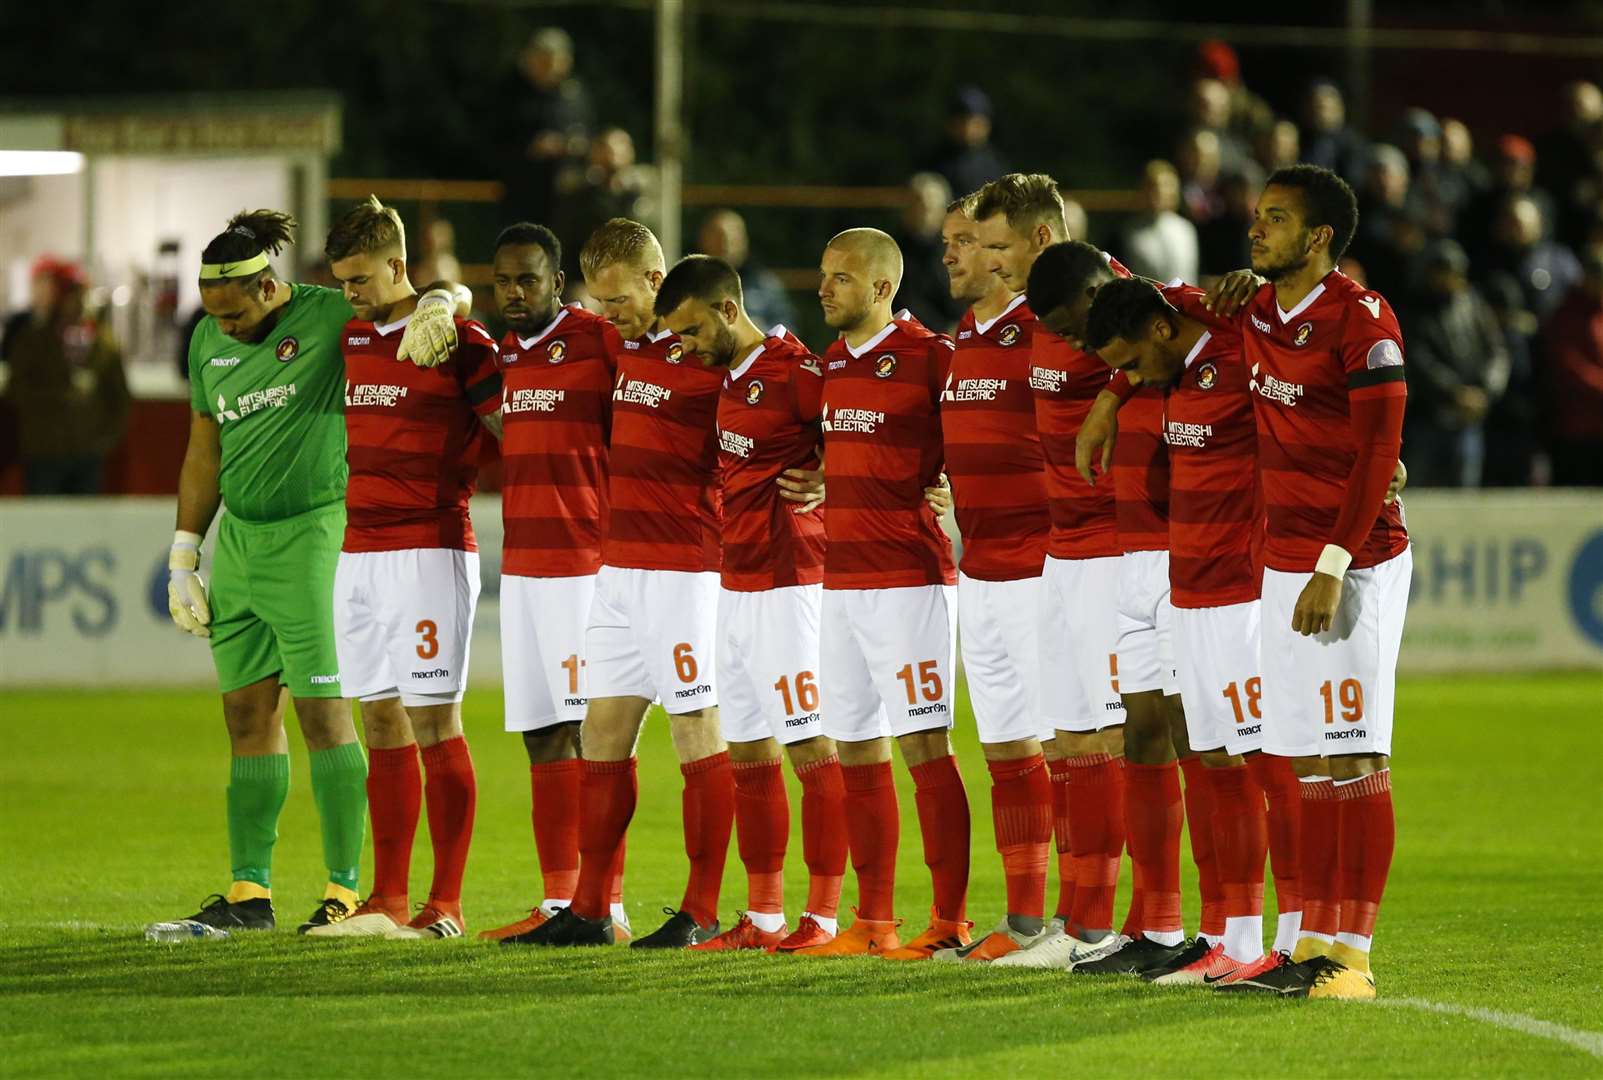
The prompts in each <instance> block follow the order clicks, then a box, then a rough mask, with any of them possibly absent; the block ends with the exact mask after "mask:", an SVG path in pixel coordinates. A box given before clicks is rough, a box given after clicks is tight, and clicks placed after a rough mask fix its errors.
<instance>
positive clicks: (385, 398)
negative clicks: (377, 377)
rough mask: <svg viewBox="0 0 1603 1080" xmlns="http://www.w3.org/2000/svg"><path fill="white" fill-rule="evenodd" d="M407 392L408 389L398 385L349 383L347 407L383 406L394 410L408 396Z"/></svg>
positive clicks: (346, 389)
mask: <svg viewBox="0 0 1603 1080" xmlns="http://www.w3.org/2000/svg"><path fill="white" fill-rule="evenodd" d="M406 391H407V388H406V387H404V386H400V385H397V384H396V383H350V382H347V383H346V384H345V406H346V408H351V407H353V406H357V405H381V406H383V407H384V408H386V409H393V408H395V406H396V405H398V404H399V403H400V401H401V399H402V398H404V397H405V396H406Z"/></svg>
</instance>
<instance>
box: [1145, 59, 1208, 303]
mask: <svg viewBox="0 0 1603 1080" xmlns="http://www.w3.org/2000/svg"><path fill="white" fill-rule="evenodd" d="M1218 85H1220V86H1221V87H1222V86H1223V84H1222V83H1221V84H1218ZM1141 196H1142V198H1143V199H1144V200H1145V201H1146V209H1145V211H1143V212H1142V213H1141V214H1140V215H1139V216H1138V217H1136V219H1135V220H1134V221H1133V222H1131V224H1130V227H1129V228H1128V229H1127V230H1126V231H1125V234H1124V239H1123V242H1122V243H1121V244H1120V247H1119V253H1120V258H1122V259H1123V260H1124V262H1125V265H1126V266H1128V267H1129V268H1130V269H1131V270H1132V271H1134V272H1135V273H1137V274H1140V275H1142V276H1143V277H1149V278H1153V279H1155V280H1157V281H1173V280H1174V279H1175V278H1179V279H1180V280H1182V281H1189V282H1191V283H1193V284H1195V283H1196V280H1197V227H1196V226H1195V225H1193V224H1191V222H1189V221H1187V220H1186V219H1185V218H1183V217H1181V216H1180V215H1179V214H1178V213H1176V212H1175V211H1176V210H1177V209H1178V208H1179V206H1180V175H1179V174H1178V173H1177V172H1175V170H1174V166H1173V165H1170V164H1169V163H1168V162H1167V161H1149V162H1147V167H1146V172H1145V174H1144V175H1143V176H1142V179H1141Z"/></svg>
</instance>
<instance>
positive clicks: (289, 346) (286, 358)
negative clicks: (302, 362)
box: [278, 336, 301, 364]
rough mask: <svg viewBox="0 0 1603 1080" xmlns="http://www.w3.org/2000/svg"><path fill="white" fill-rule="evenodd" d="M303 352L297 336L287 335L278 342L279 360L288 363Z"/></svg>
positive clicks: (281, 362)
mask: <svg viewBox="0 0 1603 1080" xmlns="http://www.w3.org/2000/svg"><path fill="white" fill-rule="evenodd" d="M300 354H301V343H300V341H299V340H297V339H296V338H295V337H293V336H291V337H287V338H285V339H284V340H282V341H280V342H279V343H278V362H279V363H280V364H287V363H289V362H290V361H291V360H293V359H295V358H296V357H297V356H299V355H300Z"/></svg>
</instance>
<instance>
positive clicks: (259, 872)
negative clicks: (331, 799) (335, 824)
mask: <svg viewBox="0 0 1603 1080" xmlns="http://www.w3.org/2000/svg"><path fill="white" fill-rule="evenodd" d="M288 794H289V755H288V754H262V755H260V756H258V757H236V758H234V759H233V764H232V765H231V766H230V767H229V775H228V857H229V861H230V862H231V863H232V864H233V867H234V880H235V881H250V882H254V883H256V884H257V885H260V886H261V887H262V888H264V889H267V888H271V887H272V871H273V844H274V843H275V842H276V841H277V840H278V814H279V811H281V810H283V809H284V798H285V796H287V795H288ZM357 845H358V846H360V845H361V833H360V828H358V833H357Z"/></svg>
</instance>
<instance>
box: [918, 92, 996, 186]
mask: <svg viewBox="0 0 1603 1080" xmlns="http://www.w3.org/2000/svg"><path fill="white" fill-rule="evenodd" d="M928 169H929V171H930V172H937V173H940V174H941V176H943V177H945V178H946V182H947V184H948V185H949V186H950V187H951V189H952V191H953V192H955V193H957V194H963V195H966V194H968V193H969V192H971V191H978V190H979V189H980V188H982V187H984V186H985V185H986V184H988V183H990V182H991V181H992V180H995V179H996V178H997V177H998V176H1001V175H1002V174H1003V173H1005V172H1007V171H1008V165H1007V160H1006V159H1005V158H1003V156H1002V155H1001V153H1000V152H998V151H997V149H996V147H994V146H992V145H991V99H990V96H989V95H987V94H986V93H985V91H984V90H981V89H980V88H979V87H977V86H962V87H959V88H958V90H957V93H956V94H954V95H952V101H951V105H950V107H949V108H948V109H947V113H946V133H945V136H944V137H943V139H942V141H941V144H940V146H939V147H937V148H936V150H935V152H934V154H933V155H932V156H931V158H930V161H929V166H928Z"/></svg>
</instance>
